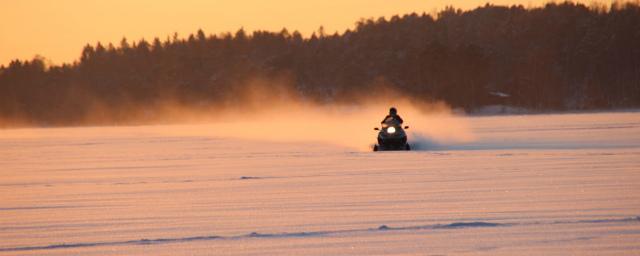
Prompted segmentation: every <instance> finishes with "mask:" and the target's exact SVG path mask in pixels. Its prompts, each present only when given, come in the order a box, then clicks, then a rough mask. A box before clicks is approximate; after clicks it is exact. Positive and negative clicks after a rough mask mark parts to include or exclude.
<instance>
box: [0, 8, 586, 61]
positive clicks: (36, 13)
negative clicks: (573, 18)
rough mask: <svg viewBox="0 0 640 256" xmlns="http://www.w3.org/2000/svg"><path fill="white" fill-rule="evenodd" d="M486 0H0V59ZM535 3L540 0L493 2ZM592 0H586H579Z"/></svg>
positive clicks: (341, 26) (71, 54)
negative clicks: (124, 40)
mask: <svg viewBox="0 0 640 256" xmlns="http://www.w3.org/2000/svg"><path fill="white" fill-rule="evenodd" d="M486 2H487V0H399V1H389V0H344V1H340V0H304V1H300V0H231V1H216V0H180V1H161V0H131V1H130V0H109V1H92V0H8V1H2V2H0V65H3V64H4V65H6V64H7V63H9V61H10V60H12V59H16V58H18V59H31V58H33V56H35V55H36V54H39V55H41V56H44V57H46V58H47V59H49V60H51V61H52V62H53V63H55V64H60V63H63V62H73V61H74V60H76V59H77V58H78V56H79V55H80V51H81V49H82V47H83V46H84V45H86V44H87V43H91V44H95V43H96V42H97V41H100V42H114V43H116V42H119V41H120V39H122V37H123V36H125V37H127V38H128V39H130V41H131V40H139V39H141V38H146V39H152V38H153V37H156V36H157V37H160V38H165V37H167V36H168V35H171V34H173V33H174V32H178V34H179V35H181V36H185V35H188V34H190V33H195V31H197V30H198V29H199V28H202V29H203V30H204V31H205V33H207V34H218V33H221V32H229V31H232V32H233V31H236V30H238V28H240V27H244V28H245V30H247V31H248V32H250V31H253V30H255V29H262V30H270V31H280V30H281V29H282V28H283V27H286V28H287V29H289V31H293V30H299V31H300V32H302V33H303V34H304V35H309V34H310V33H311V32H313V31H315V30H317V28H318V27H319V26H321V25H323V26H324V28H325V31H326V32H331V33H332V32H334V31H340V32H342V31H344V30H345V29H348V28H352V27H353V26H354V23H355V22H356V21H358V20H359V19H360V18H363V17H364V18H368V17H379V16H386V17H390V16H392V15H394V14H405V13H410V12H418V13H422V12H426V13H434V12H436V11H437V10H440V9H442V8H443V7H445V6H447V5H452V6H454V7H456V8H462V9H471V8H474V7H477V6H480V5H484V3H486ZM491 2H492V3H494V4H498V5H511V4H522V5H525V6H538V5H541V4H542V3H544V2H547V1H542V0H493V1H491ZM583 2H587V3H588V2H591V1H583Z"/></svg>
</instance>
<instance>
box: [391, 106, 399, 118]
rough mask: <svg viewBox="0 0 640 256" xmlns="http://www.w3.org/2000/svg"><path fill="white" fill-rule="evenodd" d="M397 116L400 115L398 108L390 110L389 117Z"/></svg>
mask: <svg viewBox="0 0 640 256" xmlns="http://www.w3.org/2000/svg"><path fill="white" fill-rule="evenodd" d="M397 114H398V110H397V109H396V108H394V107H391V108H390V109H389V115H392V116H395V115H397Z"/></svg>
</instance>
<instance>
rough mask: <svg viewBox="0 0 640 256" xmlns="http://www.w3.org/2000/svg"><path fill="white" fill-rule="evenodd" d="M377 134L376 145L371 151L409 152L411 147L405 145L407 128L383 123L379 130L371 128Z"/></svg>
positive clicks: (395, 123)
mask: <svg viewBox="0 0 640 256" xmlns="http://www.w3.org/2000/svg"><path fill="white" fill-rule="evenodd" d="M373 129H374V130H376V131H380V132H378V144H376V145H375V146H373V151H384V150H411V146H409V144H408V143H407V133H405V132H404V130H405V129H409V126H405V127H404V129H403V127H402V125H400V124H398V123H397V122H384V123H382V127H381V128H378V127H376V128H373Z"/></svg>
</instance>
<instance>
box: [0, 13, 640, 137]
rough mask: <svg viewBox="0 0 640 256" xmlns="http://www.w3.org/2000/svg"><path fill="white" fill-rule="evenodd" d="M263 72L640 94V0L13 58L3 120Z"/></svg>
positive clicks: (410, 17)
mask: <svg viewBox="0 0 640 256" xmlns="http://www.w3.org/2000/svg"><path fill="white" fill-rule="evenodd" d="M256 77H257V78H265V79H267V80H268V79H276V80H277V81H287V82H289V83H291V88H292V90H293V91H294V92H295V93H296V94H298V95H299V97H300V98H302V99H304V100H308V101H315V102H318V103H332V102H352V101H354V100H357V99H360V98H362V97H365V98H366V97H367V96H371V95H375V94H376V93H380V90H381V88H382V87H386V89H392V90H394V91H396V92H398V93H401V94H404V95H406V96H407V97H411V98H413V99H414V100H418V101H432V100H442V101H445V102H447V103H448V104H450V105H452V106H453V107H457V108H464V109H467V110H473V109H476V108H479V107H482V106H487V105H492V104H498V103H500V104H509V105H513V106H517V107H524V108H529V109H534V110H585V109H613V108H632V107H639V106H640V4H639V3H637V2H636V3H613V4H612V5H611V6H610V7H609V8H608V9H607V8H604V7H603V6H602V5H600V6H598V5H594V6H593V7H587V6H584V5H582V4H575V3H570V2H565V3H560V4H555V3H550V4H547V5H545V6H544V7H541V8H532V9H526V8H524V7H522V6H511V7H506V6H493V5H489V4H487V5H485V6H483V7H479V8H476V9H474V10H471V11H461V10H457V9H454V8H452V7H448V8H446V9H445V10H443V11H441V12H439V13H438V14H437V16H436V17H432V16H430V15H426V14H421V15H419V14H415V13H412V14H407V15H404V16H393V17H391V18H390V19H385V18H378V19H368V20H360V21H358V22H357V23H356V27H355V29H354V30H347V31H345V32H344V33H342V34H337V33H336V34H327V33H326V32H325V30H324V28H322V27H320V29H319V30H318V31H317V32H316V33H314V34H313V35H311V36H310V37H309V38H303V37H302V36H301V35H300V33H299V32H297V31H294V32H289V31H288V30H286V29H283V30H282V31H280V32H266V31H255V32H252V33H250V34H249V33H247V32H246V31H245V30H244V29H242V28H241V29H239V30H238V31H236V32H235V33H225V34H219V35H209V36H208V35H206V34H205V33H204V31H202V30H198V31H197V32H196V34H194V35H189V36H188V37H187V38H186V39H180V38H179V37H178V35H177V34H174V35H173V36H172V37H171V38H167V39H165V40H161V39H159V38H154V39H153V41H150V42H147V41H145V40H140V41H134V42H130V41H129V40H127V39H126V38H123V39H122V40H121V42H120V43H119V44H118V47H114V46H113V45H112V44H108V45H103V44H101V43H96V44H95V45H87V46H85V47H84V49H82V52H81V55H80V59H79V60H78V61H77V62H75V63H73V64H64V65H61V66H49V65H47V64H46V61H45V60H44V59H43V58H41V57H37V58H35V59H33V60H30V61H19V60H15V61H13V62H11V63H10V64H9V65H8V66H6V67H5V66H2V67H0V125H2V124H5V125H7V124H12V123H19V122H23V123H31V124H49V125H69V124H71V125H73V124H83V123H87V122H89V123H102V122H104V123H113V122H133V121H140V122H144V121H145V120H148V119H153V114H154V113H155V111H156V108H158V107H159V106H161V105H162V104H164V103H166V102H173V103H176V104H181V105H184V106H187V107H195V108H203V109H206V108H208V107H216V108H226V107H240V106H242V105H243V104H245V103H246V102H245V101H243V100H242V97H243V94H244V93H246V92H245V90H246V89H247V88H249V87H248V86H249V85H248V84H250V83H249V81H251V79H253V78H256ZM283 78H284V79H283ZM381 85H382V86H381ZM265 86H267V88H264V89H266V90H268V89H269V88H268V87H269V86H274V87H275V86H276V85H274V84H269V83H266V85H265ZM274 90H275V88H274ZM497 92H499V93H502V94H507V95H510V97H509V98H508V99H507V101H506V102H505V101H504V99H497V98H496V97H495V95H496V93H497Z"/></svg>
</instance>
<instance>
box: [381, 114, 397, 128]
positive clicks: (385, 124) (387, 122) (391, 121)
mask: <svg viewBox="0 0 640 256" xmlns="http://www.w3.org/2000/svg"><path fill="white" fill-rule="evenodd" d="M399 125H400V122H399V121H398V120H397V119H395V118H394V117H392V116H389V117H387V118H386V119H384V121H383V122H382V127H388V126H399Z"/></svg>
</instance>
